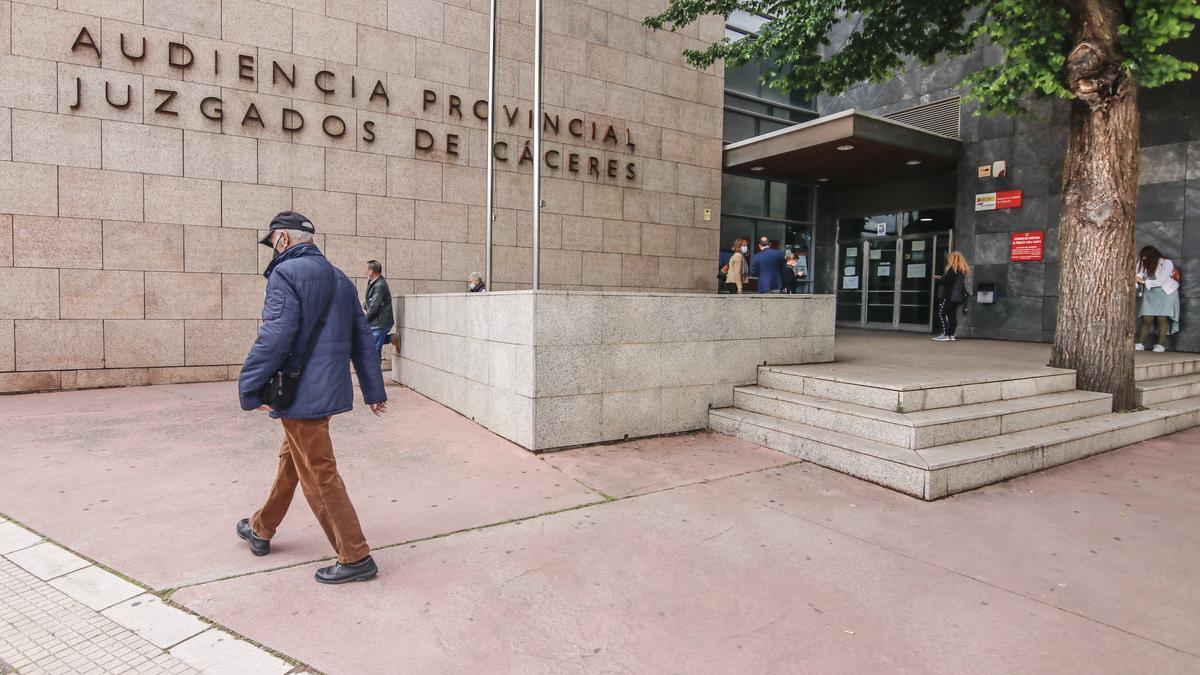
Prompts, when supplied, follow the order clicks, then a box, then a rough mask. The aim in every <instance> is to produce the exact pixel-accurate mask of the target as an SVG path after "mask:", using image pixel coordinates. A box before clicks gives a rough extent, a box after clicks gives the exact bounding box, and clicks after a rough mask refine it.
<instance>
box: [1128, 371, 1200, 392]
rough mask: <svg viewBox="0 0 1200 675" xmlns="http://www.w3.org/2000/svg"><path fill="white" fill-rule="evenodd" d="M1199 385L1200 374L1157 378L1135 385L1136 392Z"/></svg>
mask: <svg viewBox="0 0 1200 675" xmlns="http://www.w3.org/2000/svg"><path fill="white" fill-rule="evenodd" d="M1196 383H1200V373H1192V374H1191V375H1175V376H1173V377H1158V378H1155V379H1153V380H1142V381H1140V382H1138V383H1137V390H1138V391H1154V390H1157V389H1166V388H1168V387H1178V386H1180V385H1185V384H1196Z"/></svg>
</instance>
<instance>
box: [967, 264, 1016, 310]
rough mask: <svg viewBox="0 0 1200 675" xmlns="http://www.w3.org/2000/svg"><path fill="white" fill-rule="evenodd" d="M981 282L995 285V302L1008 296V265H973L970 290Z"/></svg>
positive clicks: (977, 287) (977, 286) (974, 289)
mask: <svg viewBox="0 0 1200 675" xmlns="http://www.w3.org/2000/svg"><path fill="white" fill-rule="evenodd" d="M982 284H994V285H995V286H996V302H997V303H999V302H1000V301H1002V300H1003V299H1004V298H1006V297H1008V265H975V266H974V268H973V269H972V270H971V290H973V291H977V290H979V286H980V285H982Z"/></svg>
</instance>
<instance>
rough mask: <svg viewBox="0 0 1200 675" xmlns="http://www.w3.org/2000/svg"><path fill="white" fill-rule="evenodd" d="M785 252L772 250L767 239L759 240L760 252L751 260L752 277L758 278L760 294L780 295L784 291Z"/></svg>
mask: <svg viewBox="0 0 1200 675" xmlns="http://www.w3.org/2000/svg"><path fill="white" fill-rule="evenodd" d="M784 265H785V261H784V258H783V251H780V250H779V249H777V248H771V241H770V240H769V239H767V238H766V237H762V238H760V239H759V240H758V252H757V253H755V254H754V258H753V259H751V260H750V276H752V277H758V292H759V293H779V292H780V291H781V290H783V268H784Z"/></svg>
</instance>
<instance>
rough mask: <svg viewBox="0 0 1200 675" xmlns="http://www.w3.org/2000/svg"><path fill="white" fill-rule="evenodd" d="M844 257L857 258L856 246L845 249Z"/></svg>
mask: <svg viewBox="0 0 1200 675" xmlns="http://www.w3.org/2000/svg"><path fill="white" fill-rule="evenodd" d="M846 257H847V258H857V257H858V249H857V248H848V249H846Z"/></svg>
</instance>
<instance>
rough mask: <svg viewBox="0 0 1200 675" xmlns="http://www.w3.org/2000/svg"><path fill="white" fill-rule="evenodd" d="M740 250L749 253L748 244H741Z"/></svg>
mask: <svg viewBox="0 0 1200 675" xmlns="http://www.w3.org/2000/svg"><path fill="white" fill-rule="evenodd" d="M741 250H742V253H749V252H750V247H749V246H743V247H742V249H741Z"/></svg>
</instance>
